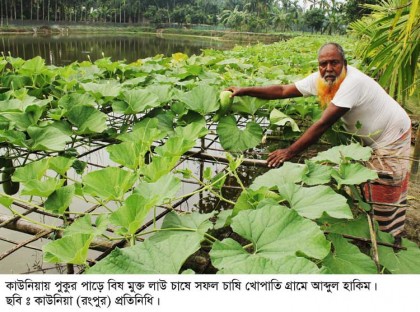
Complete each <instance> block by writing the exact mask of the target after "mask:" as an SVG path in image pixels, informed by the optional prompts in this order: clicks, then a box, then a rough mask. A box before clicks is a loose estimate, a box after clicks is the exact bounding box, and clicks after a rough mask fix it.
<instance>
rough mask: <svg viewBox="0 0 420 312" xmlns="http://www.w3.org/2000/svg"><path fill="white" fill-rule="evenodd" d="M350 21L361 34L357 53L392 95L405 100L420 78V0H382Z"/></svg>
mask: <svg viewBox="0 0 420 312" xmlns="http://www.w3.org/2000/svg"><path fill="white" fill-rule="evenodd" d="M368 7H369V8H370V9H371V10H372V14H370V15H369V16H366V17H364V18H362V19H361V20H358V21H356V22H354V23H352V24H351V25H350V27H351V29H352V30H353V31H354V32H355V33H356V34H357V35H358V36H360V37H361V40H360V42H361V44H360V45H359V47H358V54H359V56H361V57H362V58H363V60H364V61H365V62H366V63H367V64H368V66H369V68H370V69H371V70H372V71H373V75H378V76H379V83H380V84H381V85H382V86H383V87H384V88H386V89H387V90H388V92H389V93H390V95H391V96H393V97H395V98H397V99H398V100H399V101H400V102H401V103H403V104H404V103H405V101H406V99H407V97H408V96H409V95H410V94H412V93H413V92H414V91H415V89H416V87H417V86H418V84H419V82H418V81H417V80H416V75H418V66H419V56H420V0H412V1H407V0H386V1H385V0H383V1H381V2H380V3H379V4H378V5H368Z"/></svg>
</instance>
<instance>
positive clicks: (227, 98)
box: [213, 90, 233, 121]
mask: <svg viewBox="0 0 420 312" xmlns="http://www.w3.org/2000/svg"><path fill="white" fill-rule="evenodd" d="M231 95H232V92H231V91H227V90H224V91H222V92H220V94H219V100H220V109H219V110H218V111H217V113H216V115H214V118H213V121H219V119H220V118H221V117H222V116H224V115H226V113H227V111H228V110H229V109H230V107H231V106H232V103H233V97H231Z"/></svg>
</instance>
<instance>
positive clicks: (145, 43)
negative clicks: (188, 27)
mask: <svg viewBox="0 0 420 312" xmlns="http://www.w3.org/2000/svg"><path fill="white" fill-rule="evenodd" d="M233 45H234V43H233V42H223V41H220V40H217V39H216V38H215V39H212V38H208V37H206V38H203V37H192V36H176V35H167V34H165V35H159V34H143V33H142V34H122V35H118V34H96V33H95V34H69V35H49V36H46V35H31V34H30V35H21V34H20V35H12V34H2V35H1V37H0V53H4V55H11V56H13V57H21V58H23V59H31V58H33V57H35V56H38V55H39V56H41V57H42V58H44V59H45V60H46V64H48V65H56V66H62V65H68V64H70V63H72V62H74V61H79V62H81V61H86V60H89V59H90V60H91V61H92V62H94V61H95V60H97V59H99V58H102V57H110V58H111V60H113V61H117V60H126V61H127V62H133V61H136V60H137V59H139V58H146V57H150V56H155V55H157V54H163V55H165V56H171V55H172V54H173V53H176V52H182V53H185V54H187V55H189V56H191V55H193V54H196V55H198V54H201V52H202V49H218V50H224V49H229V48H232V46H233Z"/></svg>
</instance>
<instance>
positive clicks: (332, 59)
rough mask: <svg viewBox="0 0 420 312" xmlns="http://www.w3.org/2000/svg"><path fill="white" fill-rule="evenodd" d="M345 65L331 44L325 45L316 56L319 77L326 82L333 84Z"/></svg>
mask: <svg viewBox="0 0 420 312" xmlns="http://www.w3.org/2000/svg"><path fill="white" fill-rule="evenodd" d="M344 66H345V63H344V60H343V58H342V56H341V54H340V52H339V51H337V48H336V47H335V46H333V45H327V46H325V47H324V48H323V49H322V50H321V51H320V54H319V57H318V68H319V73H320V75H321V77H322V78H323V79H324V81H325V82H326V83H327V84H330V85H331V84H333V83H334V82H335V81H336V79H337V78H338V77H339V76H340V74H341V72H342V70H343V68H344Z"/></svg>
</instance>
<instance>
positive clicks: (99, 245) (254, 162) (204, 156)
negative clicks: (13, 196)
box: [0, 116, 266, 273]
mask: <svg viewBox="0 0 420 312" xmlns="http://www.w3.org/2000/svg"><path fill="white" fill-rule="evenodd" d="M119 122H121V117H117V116H113V120H112V121H111V124H113V125H114V127H115V125H117V124H118V123H119ZM208 128H209V130H210V131H209V133H208V134H207V135H206V136H205V137H203V138H201V139H198V140H197V146H195V147H194V148H193V149H191V150H189V151H188V152H187V153H185V154H184V155H183V157H182V159H181V160H180V161H179V162H178V163H177V164H176V165H175V167H174V168H173V169H174V170H176V169H177V168H179V167H182V166H186V167H187V168H190V169H193V168H194V170H193V171H196V172H198V173H199V176H200V179H201V180H203V171H204V169H205V167H206V166H212V167H214V168H215V169H216V170H217V171H220V170H223V168H225V166H224V165H223V164H226V163H228V160H227V159H226V157H225V156H224V153H225V151H224V150H223V149H222V148H221V147H220V143H219V142H218V137H217V134H216V133H215V132H216V131H215V124H214V123H212V122H211V120H210V121H209V124H208ZM102 139H103V138H97V139H92V138H81V140H80V142H79V145H78V146H77V149H79V150H80V149H83V150H84V152H82V153H80V155H78V156H77V158H78V159H79V160H84V161H86V162H87V163H88V167H87V170H89V167H91V168H95V167H96V168H105V167H106V164H104V163H100V158H101V152H102V151H103V149H105V148H106V147H107V146H109V145H111V144H113V143H115V142H109V141H106V140H102ZM158 144H159V142H156V145H158ZM249 152H250V153H249V155H250V157H255V158H248V159H244V160H243V161H242V165H241V166H242V167H243V168H244V170H245V171H247V172H248V173H247V175H250V176H248V178H247V179H248V182H251V181H249V180H250V179H251V178H252V176H253V174H255V173H254V171H255V167H259V168H264V167H266V165H265V161H263V160H260V159H257V158H261V157H260V155H259V154H258V153H259V152H258V151H254V152H253V151H249ZM48 155H49V154H48V153H41V152H35V153H31V152H30V151H29V150H24V149H20V148H17V149H14V155H13V157H14V158H16V159H31V158H34V157H31V156H35V159H38V158H42V157H46V156H48ZM245 155H246V153H245ZM92 159H94V160H95V161H92ZM105 162H109V160H108V161H105ZM253 168H254V169H253ZM260 170H261V169H260ZM245 179H246V178H245V177H244V180H245ZM0 183H4V181H0ZM183 183H185V184H187V185H191V186H193V192H192V193H194V195H191V196H187V197H184V198H183V199H181V200H179V201H177V202H176V203H174V204H173V205H172V209H174V210H177V211H189V210H191V207H193V206H199V202H201V201H202V200H203V196H207V195H204V194H202V193H198V198H197V193H196V192H195V191H199V190H200V189H201V188H202V186H199V183H198V182H196V181H193V180H188V179H183ZM233 184H235V183H233ZM233 184H232V185H224V186H223V188H225V189H232V190H233V192H234V193H235V192H237V191H238V190H239V189H240V187H238V186H236V185H233ZM187 188H189V187H187ZM18 195H19V194H17V196H18ZM79 204H81V203H79ZM41 205H42V203H41ZM76 205H77V204H76ZM13 206H15V208H19V209H20V212H19V215H14V216H13V215H10V214H4V213H1V214H0V229H4V230H5V231H3V232H4V233H3V234H2V235H0V240H1V241H3V242H5V243H9V244H11V245H12V247H11V248H9V249H8V250H5V251H2V252H1V253H0V261H2V260H4V259H5V258H6V257H14V256H15V255H16V253H18V252H19V251H20V250H22V249H29V250H34V251H36V252H42V249H41V248H40V247H38V246H33V245H32V244H33V243H35V242H37V241H41V240H42V239H55V238H59V237H61V231H56V230H51V229H45V228H43V227H42V226H40V225H37V224H34V223H31V222H29V221H26V220H25V219H24V218H25V217H30V218H31V219H39V218H47V219H48V220H50V221H49V222H52V223H55V224H58V225H59V224H60V223H61V224H63V225H64V224H70V223H71V222H73V221H74V220H75V218H74V217H71V216H72V210H73V209H72V207H74V206H73V205H72V207H69V209H68V214H66V215H67V217H66V218H63V216H57V215H54V214H50V213H48V212H45V211H42V210H40V209H37V208H36V207H31V206H29V205H26V204H23V203H21V202H16V201H15V202H13ZM99 207H100V206H99V205H92V206H90V207H89V206H88V207H86V209H84V213H86V214H89V213H94V212H95V211H96V210H97V209H98V208H99ZM196 208H198V209H199V207H196ZM169 211H171V210H168V209H167V208H164V207H161V210H160V213H158V214H157V215H156V216H155V217H154V218H153V219H150V220H148V221H147V222H146V223H145V224H143V225H142V226H141V227H140V228H139V229H138V231H137V232H141V231H144V230H146V229H147V228H148V227H150V226H152V225H153V224H154V222H156V221H158V220H160V219H162V218H163V217H164V216H165V215H166V214H167V213H168V212H169ZM80 216H82V215H80V214H79V213H78V214H77V217H80ZM108 230H109V231H111V232H112V231H113V230H112V229H111V228H108ZM10 231H17V232H21V233H24V234H28V237H27V238H26V237H25V238H23V239H22V240H21V241H17V240H16V239H11V238H10V236H12V235H10ZM126 244H127V241H126V240H125V239H121V240H119V241H117V242H112V241H107V240H105V239H101V240H95V241H94V242H93V243H92V244H91V250H92V251H94V253H93V255H94V257H95V258H94V259H93V258H92V259H90V260H89V261H90V263H94V262H95V261H99V260H100V259H103V258H104V257H105V256H106V255H108V254H109V253H110V252H111V251H112V250H113V249H114V248H116V247H123V246H125V245H126ZM28 262H30V260H29V259H28ZM27 265H28V271H29V273H36V272H47V271H49V270H58V271H61V270H63V266H64V265H61V266H59V265H55V266H47V267H45V266H43V265H42V264H39V263H36V264H35V265H34V268H32V269H30V268H29V263H27ZM10 270H11V271H13V270H14V268H10ZM66 270H67V272H70V273H74V272H75V271H74V266H73V265H69V264H68V265H67V266H66ZM18 273H27V272H18Z"/></svg>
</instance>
